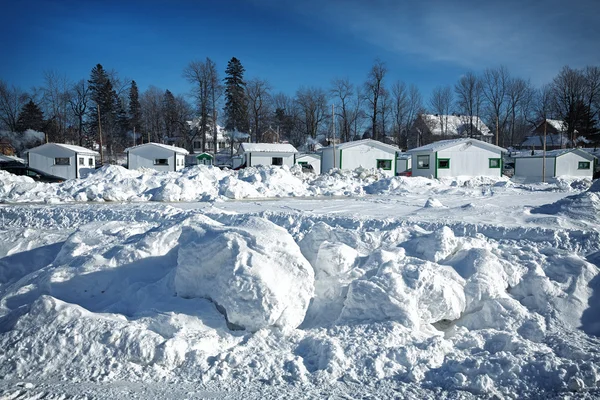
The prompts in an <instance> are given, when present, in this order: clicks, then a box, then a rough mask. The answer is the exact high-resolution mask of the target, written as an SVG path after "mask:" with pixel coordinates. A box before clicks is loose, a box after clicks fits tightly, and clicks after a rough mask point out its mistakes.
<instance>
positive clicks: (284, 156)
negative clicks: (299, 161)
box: [234, 143, 298, 168]
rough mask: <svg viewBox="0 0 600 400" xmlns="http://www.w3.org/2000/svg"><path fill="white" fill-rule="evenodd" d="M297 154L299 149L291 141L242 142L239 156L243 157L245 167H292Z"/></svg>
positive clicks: (242, 161) (242, 162) (242, 163)
mask: <svg viewBox="0 0 600 400" xmlns="http://www.w3.org/2000/svg"><path fill="white" fill-rule="evenodd" d="M296 154H298V150H296V148H295V147H294V146H292V145H291V144H289V143H241V144H240V147H239V148H238V156H240V157H241V165H242V166H244V167H256V166H258V165H265V166H270V165H276V166H283V165H287V166H288V167H291V166H293V165H294V164H295V163H296ZM234 168H235V167H234Z"/></svg>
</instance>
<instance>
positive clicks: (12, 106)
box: [0, 80, 28, 132]
mask: <svg viewBox="0 0 600 400" xmlns="http://www.w3.org/2000/svg"><path fill="white" fill-rule="evenodd" d="M27 100H28V98H27V94H26V93H25V92H23V91H21V89H19V88H17V87H16V86H11V87H9V86H8V84H7V83H6V82H4V81H2V80H0V122H2V124H3V125H4V128H5V129H7V130H9V131H11V132H16V130H17V120H18V119H19V112H20V111H21V108H23V106H24V105H25V103H26V102H27Z"/></svg>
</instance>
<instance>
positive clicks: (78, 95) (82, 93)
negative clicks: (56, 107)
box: [69, 79, 90, 146]
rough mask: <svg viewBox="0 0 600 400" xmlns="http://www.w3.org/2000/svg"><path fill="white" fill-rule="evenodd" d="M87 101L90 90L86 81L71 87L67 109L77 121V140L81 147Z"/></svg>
mask: <svg viewBox="0 0 600 400" xmlns="http://www.w3.org/2000/svg"><path fill="white" fill-rule="evenodd" d="M89 101H90V88H89V86H88V83H87V80H85V79H82V80H80V81H79V82H77V83H76V84H75V85H73V86H72V87H71V91H70V96H69V107H70V108H71V112H72V113H73V115H74V116H75V118H76V119H77V139H78V141H79V145H80V146H83V128H84V119H85V116H86V113H87V111H88V104H89Z"/></svg>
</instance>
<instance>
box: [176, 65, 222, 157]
mask: <svg viewBox="0 0 600 400" xmlns="http://www.w3.org/2000/svg"><path fill="white" fill-rule="evenodd" d="M213 66H214V63H213V62H212V61H211V60H210V59H209V58H207V59H206V62H203V61H191V62H190V63H189V64H188V65H187V67H185V68H184V70H183V77H184V78H185V79H187V81H188V82H190V83H191V84H192V85H194V87H193V89H192V93H193V95H194V98H195V100H196V107H197V111H198V115H199V118H200V123H199V126H198V128H199V134H200V143H201V146H202V151H203V152H204V151H206V136H207V133H208V131H209V129H210V117H211V112H212V110H211V106H212V102H211V97H212V90H211V85H212V68H213Z"/></svg>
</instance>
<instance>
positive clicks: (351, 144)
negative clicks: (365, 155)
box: [320, 139, 400, 152]
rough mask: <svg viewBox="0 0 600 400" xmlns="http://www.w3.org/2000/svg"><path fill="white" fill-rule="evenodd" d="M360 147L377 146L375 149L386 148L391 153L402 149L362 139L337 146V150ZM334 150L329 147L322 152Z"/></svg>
mask: <svg viewBox="0 0 600 400" xmlns="http://www.w3.org/2000/svg"><path fill="white" fill-rule="evenodd" d="M360 145H367V146H375V147H379V148H385V149H387V150H390V151H398V152H399V151H400V149H399V148H398V147H396V146H393V145H391V144H387V143H383V142H380V141H378V140H374V139H361V140H355V141H353V142H344V143H340V144H336V145H335V148H336V149H340V150H344V149H349V148H351V147H355V146H360ZM332 148H333V146H327V147H323V148H322V149H320V150H325V149H332Z"/></svg>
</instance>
